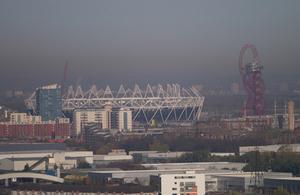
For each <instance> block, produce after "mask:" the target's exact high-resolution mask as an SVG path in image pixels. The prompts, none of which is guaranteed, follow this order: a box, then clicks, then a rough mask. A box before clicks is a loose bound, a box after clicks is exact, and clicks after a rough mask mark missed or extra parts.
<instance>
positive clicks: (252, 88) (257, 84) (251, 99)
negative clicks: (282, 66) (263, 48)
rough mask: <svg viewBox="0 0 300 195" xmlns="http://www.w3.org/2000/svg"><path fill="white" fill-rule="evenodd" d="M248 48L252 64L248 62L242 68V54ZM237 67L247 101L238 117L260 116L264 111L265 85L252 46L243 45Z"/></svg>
mask: <svg viewBox="0 0 300 195" xmlns="http://www.w3.org/2000/svg"><path fill="white" fill-rule="evenodd" d="M248 48H250V49H251V50H252V53H253V62H249V63H247V64H246V65H245V67H243V57H244V53H245V51H246V49H248ZM238 65H239V70H240V74H241V76H242V80H243V86H244V89H245V91H246V92H247V94H248V100H247V102H246V104H245V105H244V107H243V108H242V110H241V111H240V116H243V115H247V116H249V115H262V114H263V113H264V110H265V109H266V101H265V99H264V98H263V95H264V93H265V83H264V80H263V79H262V77H261V71H262V69H263V66H262V65H261V64H260V60H259V57H258V53H257V50H256V48H255V47H254V45H251V44H246V45H244V47H243V48H242V50H241V52H240V56H239V62H238Z"/></svg>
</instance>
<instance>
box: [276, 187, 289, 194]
mask: <svg viewBox="0 0 300 195" xmlns="http://www.w3.org/2000/svg"><path fill="white" fill-rule="evenodd" d="M274 195H290V193H289V192H288V191H287V190H286V189H284V188H283V187H278V188H277V189H276V190H274Z"/></svg>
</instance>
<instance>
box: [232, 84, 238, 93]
mask: <svg viewBox="0 0 300 195" xmlns="http://www.w3.org/2000/svg"><path fill="white" fill-rule="evenodd" d="M238 92H239V84H237V83H232V84H231V93H238Z"/></svg>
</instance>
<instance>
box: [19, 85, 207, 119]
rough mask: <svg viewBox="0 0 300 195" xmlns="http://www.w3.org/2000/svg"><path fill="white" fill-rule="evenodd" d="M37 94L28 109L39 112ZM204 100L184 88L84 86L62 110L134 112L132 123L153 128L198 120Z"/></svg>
mask: <svg viewBox="0 0 300 195" xmlns="http://www.w3.org/2000/svg"><path fill="white" fill-rule="evenodd" d="M35 101H36V100H35V93H33V94H32V95H31V96H30V97H29V98H28V99H27V100H26V101H25V103H26V106H27V108H28V109H32V110H34V109H35ZM203 102H204V97H203V96H202V95H201V94H200V93H199V92H198V91H197V90H196V89H194V88H193V87H190V88H189V89H184V88H181V87H180V85H178V84H172V85H169V84H168V85H167V88H166V90H164V89H163V87H162V85H158V86H157V87H156V86H154V87H151V86H150V85H149V84H148V85H147V87H146V90H141V89H140V88H139V86H138V85H135V87H134V89H133V90H131V89H127V90H125V89H124V87H123V85H121V86H120V88H119V90H118V91H112V90H111V89H110V87H109V86H107V87H106V89H105V90H103V89H100V90H97V88H96V86H95V85H94V86H92V87H90V89H89V90H88V91H86V92H84V91H83V90H82V88H81V86H78V87H77V89H75V90H74V89H73V86H70V87H69V89H68V91H67V93H65V94H64V95H63V97H62V110H63V111H64V112H70V111H73V110H75V109H89V108H92V109H98V108H104V107H105V106H111V107H112V108H117V109H125V110H128V109H130V110H132V122H141V123H147V124H150V123H151V121H152V120H153V119H154V120H155V121H157V122H162V123H167V122H168V121H186V120H198V119H199V118H200V113H201V110H202V107H203Z"/></svg>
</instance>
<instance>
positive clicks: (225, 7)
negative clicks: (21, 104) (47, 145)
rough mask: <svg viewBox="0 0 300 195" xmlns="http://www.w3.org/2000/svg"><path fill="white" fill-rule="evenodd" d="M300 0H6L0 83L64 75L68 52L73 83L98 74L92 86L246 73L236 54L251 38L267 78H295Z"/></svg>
mask: <svg viewBox="0 0 300 195" xmlns="http://www.w3.org/2000/svg"><path fill="white" fill-rule="evenodd" d="M299 7H300V2H299V1H287V2H286V1H233V0H230V1H31V0H29V1H0V18H1V19H0V24H1V27H2V28H1V35H0V36H1V39H0V43H1V46H2V47H1V48H0V57H1V72H0V77H1V78H2V79H3V80H4V82H2V85H6V84H7V85H9V83H5V80H6V81H11V80H13V79H15V78H18V79H19V80H20V79H21V78H22V79H23V80H24V81H26V82H27V81H30V80H31V79H33V80H34V81H35V82H36V81H39V80H40V82H44V83H45V84H51V83H55V82H56V83H59V84H61V83H60V82H61V79H62V76H63V70H64V66H65V62H66V61H67V60H68V61H69V66H68V72H67V81H66V84H67V85H76V84H77V85H78V84H80V82H81V81H82V80H90V79H92V78H93V79H94V81H90V82H88V83H87V85H93V84H95V85H98V86H99V85H103V86H106V85H110V84H111V83H110V82H115V83H118V85H120V84H122V83H124V82H125V84H126V82H128V83H130V84H131V83H137V84H140V83H141V84H143V83H148V82H149V83H151V84H158V83H159V81H160V80H161V81H162V82H165V83H172V82H178V83H179V84H181V82H182V83H188V84H202V83H201V82H202V81H203V79H202V80H201V77H203V78H205V77H207V76H210V77H216V78H215V79H218V77H220V78H237V79H238V80H236V81H230V82H241V78H240V76H239V70H238V64H237V62H238V56H239V53H240V50H241V48H242V47H243V45H245V44H248V43H251V44H253V45H255V47H256V48H257V50H258V54H259V57H260V61H261V64H262V65H263V66H264V70H263V71H262V73H263V77H264V76H265V75H279V74H281V75H289V76H291V75H292V76H295V77H297V76H299V72H300V66H299V61H300V59H299V58H300V57H299V55H298V53H299V45H300V38H299V32H300V24H299V17H300V15H299ZM248 61H252V53H251V50H247V51H246V53H245V56H244V63H246V62H248ZM271 77H272V76H271ZM71 78H72V79H73V80H71ZM100 78H105V79H102V80H101V79H100ZM178 78H180V79H178ZM46 79H47V82H49V83H46V82H45V80H46ZM68 79H69V80H68ZM97 79H98V80H97ZM176 79H178V80H176ZM189 79H191V81H189ZM278 79H280V78H278ZM155 81H157V83H155ZM105 82H106V83H105ZM221 82H222V81H221ZM44 83H43V84H44ZM266 84H268V81H266ZM116 85H117V84H116ZM34 87H38V83H37V86H34ZM267 87H268V85H267Z"/></svg>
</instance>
